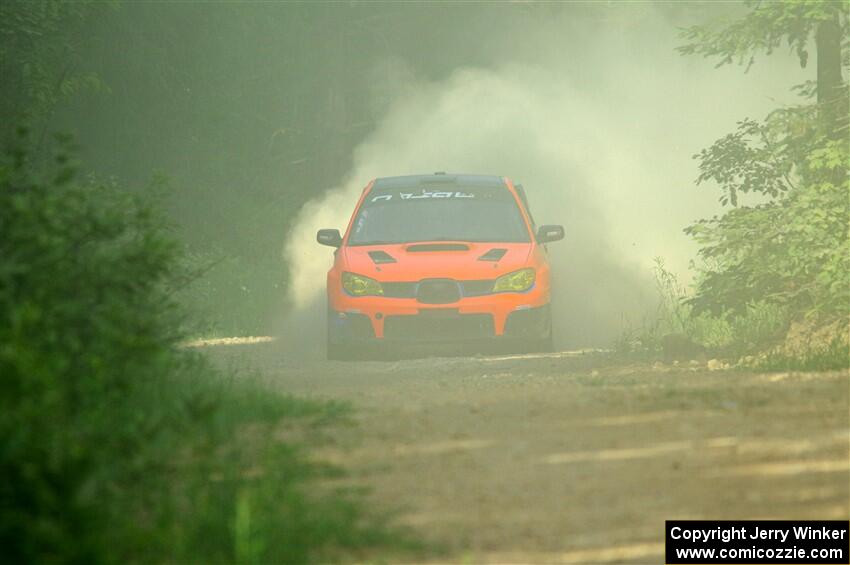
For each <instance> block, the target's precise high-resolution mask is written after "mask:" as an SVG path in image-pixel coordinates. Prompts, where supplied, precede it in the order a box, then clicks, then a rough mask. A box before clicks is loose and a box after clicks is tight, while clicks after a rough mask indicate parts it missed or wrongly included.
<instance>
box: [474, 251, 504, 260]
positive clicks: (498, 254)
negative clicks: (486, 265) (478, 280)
mask: <svg viewBox="0 0 850 565" xmlns="http://www.w3.org/2000/svg"><path fill="white" fill-rule="evenodd" d="M507 252H508V250H507V249H501V248H494V249H491V250H490V251H488V252H487V253H485V254H484V255H482V256H481V257H479V258H478V260H479V261H498V260H499V259H501V258H502V257H504V256H505V253H507Z"/></svg>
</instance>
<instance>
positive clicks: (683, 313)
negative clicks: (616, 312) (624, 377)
mask: <svg viewBox="0 0 850 565" xmlns="http://www.w3.org/2000/svg"><path fill="white" fill-rule="evenodd" d="M653 274H654V275H655V283H656V289H657V290H658V307H657V309H656V312H655V315H654V316H653V317H652V318H651V319H650V320H648V321H647V322H646V323H645V324H644V325H643V326H642V327H640V328H638V329H637V330H635V331H633V332H630V333H631V335H628V334H627V335H626V336H624V337H621V338H620V341H619V343H618V344H617V345H615V347H616V349H617V350H619V351H633V352H634V351H644V352H650V353H660V352H661V351H662V349H663V342H664V338H665V336H670V335H681V336H683V337H686V338H688V340H690V341H691V342H693V343H694V344H697V345H699V346H701V347H702V348H704V349H705V350H706V351H707V352H708V353H711V354H714V355H723V356H735V355H743V354H744V353H748V352H752V351H755V350H759V349H762V348H765V347H767V346H769V345H770V344H772V343H775V342H777V341H778V340H780V339H781V338H782V336H783V335H784V332H785V331H786V330H787V329H788V323H789V318H788V311H787V309H786V308H784V307H782V306H779V305H776V304H771V303H768V302H765V301H753V302H750V303H748V304H746V305H745V306H744V308H743V309H742V310H741V311H739V312H734V311H726V312H723V313H721V314H720V315H713V314H711V313H710V312H698V311H696V310H695V309H694V307H693V305H692V304H691V299H692V297H693V294H692V292H690V291H689V290H688V289H687V288H685V286H684V285H682V284H681V283H680V282H679V278H678V277H677V276H676V274H675V273H673V272H671V271H670V270H668V269H667V267H666V266H665V265H664V261H663V259H661V258H660V257H659V258H656V259H655V266H654V268H653ZM697 284H699V283H697Z"/></svg>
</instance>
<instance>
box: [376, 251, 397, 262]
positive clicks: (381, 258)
mask: <svg viewBox="0 0 850 565" xmlns="http://www.w3.org/2000/svg"><path fill="white" fill-rule="evenodd" d="M369 258H370V259H372V262H373V263H375V264H376V265H383V264H384V263H395V262H396V260H395V259H393V257H392V255H390V254H389V253H387V252H386V251H380V250H379V251H370V252H369Z"/></svg>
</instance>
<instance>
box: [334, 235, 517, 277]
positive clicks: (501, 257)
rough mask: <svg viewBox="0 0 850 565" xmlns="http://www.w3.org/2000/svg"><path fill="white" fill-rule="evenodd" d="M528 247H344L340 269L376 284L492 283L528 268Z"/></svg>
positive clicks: (453, 244) (462, 244)
mask: <svg viewBox="0 0 850 565" xmlns="http://www.w3.org/2000/svg"><path fill="white" fill-rule="evenodd" d="M532 247H533V244H532V243H471V242H461V241H457V242H452V241H433V242H416V243H401V244H382V245H363V246H354V247H350V246H345V247H343V248H342V249H341V253H342V257H341V259H342V268H343V270H345V271H350V272H353V273H358V274H361V275H366V276H369V277H372V278H374V279H377V280H379V281H418V280H421V279H427V278H449V279H455V280H481V279H493V278H496V277H498V276H500V275H503V274H505V273H509V272H511V271H515V270H517V269H521V268H523V267H526V266H527V265H528V259H529V255H530V254H531V251H532Z"/></svg>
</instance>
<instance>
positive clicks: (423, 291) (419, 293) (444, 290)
mask: <svg viewBox="0 0 850 565" xmlns="http://www.w3.org/2000/svg"><path fill="white" fill-rule="evenodd" d="M416 300H417V301H419V302H421V303H423V304H451V303H452V302H457V301H458V300H460V285H459V284H457V281H453V280H451V279H425V280H423V281H421V282H420V283H419V287H418V288H417V289H416Z"/></svg>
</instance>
